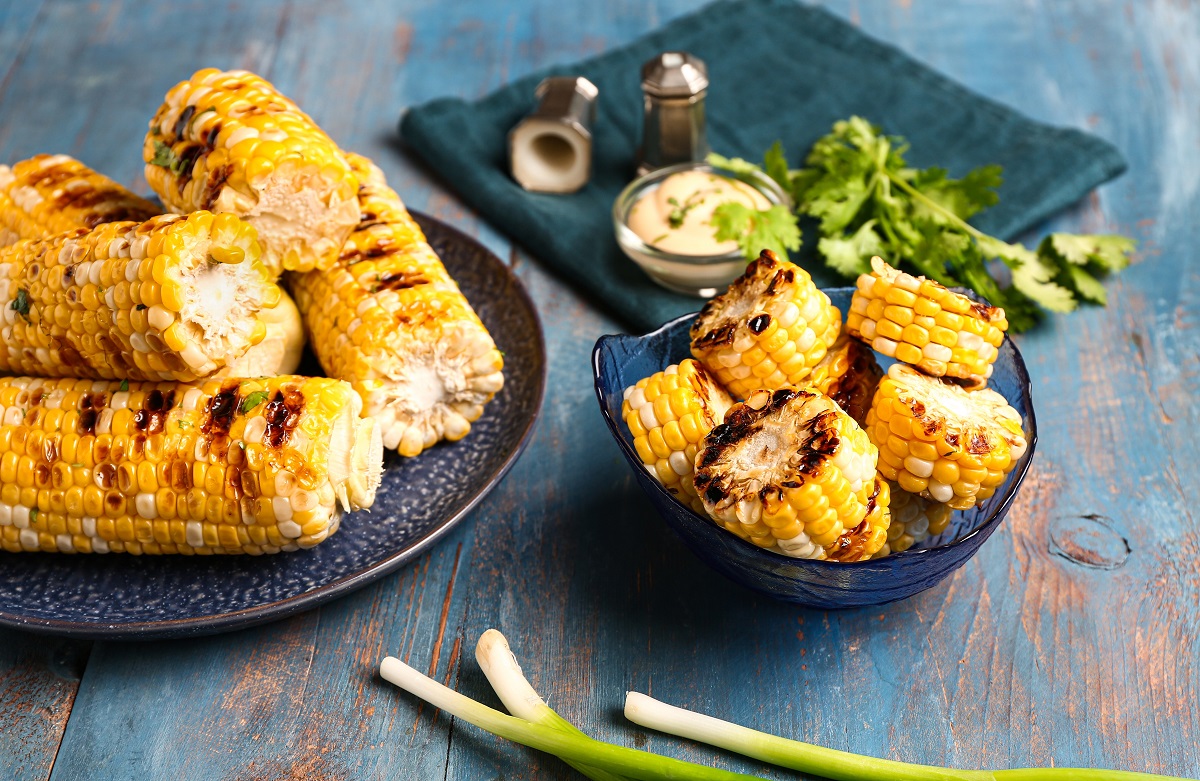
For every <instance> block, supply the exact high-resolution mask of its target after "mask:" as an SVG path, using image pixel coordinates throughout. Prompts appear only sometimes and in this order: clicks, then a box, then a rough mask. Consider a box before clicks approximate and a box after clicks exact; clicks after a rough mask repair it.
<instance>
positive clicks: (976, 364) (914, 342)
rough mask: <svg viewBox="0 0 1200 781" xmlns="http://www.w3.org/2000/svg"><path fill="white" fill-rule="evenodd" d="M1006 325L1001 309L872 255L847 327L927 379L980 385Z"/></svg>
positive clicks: (855, 295)
mask: <svg viewBox="0 0 1200 781" xmlns="http://www.w3.org/2000/svg"><path fill="white" fill-rule="evenodd" d="M1007 329H1008V320H1007V319H1005V316H1004V310H1003V309H1000V308H999V307H994V306H989V305H987V304H981V303H979V302H977V301H972V300H971V299H969V298H967V297H966V296H964V295H962V294H961V293H955V292H954V291H952V290H947V289H946V288H944V287H942V286H941V285H939V284H938V283H937V282H934V281H933V280H931V279H926V278H925V277H914V276H911V275H909V274H905V273H903V272H901V271H898V270H897V269H894V268H892V267H891V266H889V265H888V264H887V263H884V262H883V260H882V259H880V258H878V257H876V258H872V259H871V273H869V274H863V275H861V276H860V277H859V278H858V283H857V285H856V288H855V291H854V296H853V298H852V299H851V301H850V311H849V313H847V315H846V331H847V332H848V333H849V334H850V335H851V336H853V337H855V338H858V339H862V340H863V341H864V342H866V343H867V344H869V345H871V347H873V348H874V349H875V350H877V351H879V352H881V353H883V354H884V355H886V356H888V357H890V358H895V359H896V360H898V361H903V362H904V363H908V364H912V365H913V366H916V367H917V368H918V369H920V370H921V371H922V372H924V373H925V374H928V375H930V376H931V377H953V378H957V379H960V380H965V381H967V382H968V383H970V384H971V385H973V386H978V387H982V386H983V385H985V384H986V383H987V379H988V377H991V376H992V364H993V363H995V361H996V356H997V355H998V354H999V353H998V350H999V348H1000V345H1001V343H1002V342H1003V341H1004V332H1005V330H1007Z"/></svg>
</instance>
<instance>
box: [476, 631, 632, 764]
mask: <svg viewBox="0 0 1200 781" xmlns="http://www.w3.org/2000/svg"><path fill="white" fill-rule="evenodd" d="M475 661H477V662H479V667H480V669H482V670H483V674H484V675H485V676H486V677H487V679H488V683H490V684H491V685H492V688H493V689H495V690H496V695H497V696H498V697H499V698H500V702H502V703H504V707H506V708H508V712H509V713H511V714H512V715H514V716H516V717H517V718H518V719H525V721H528V722H530V723H532V724H540V725H541V726H543V727H550V728H551V729H556V730H558V731H560V732H564V733H566V734H568V735H575V736H577V737H583V738H587V737H588V736H587V735H586V734H585V733H584V732H583V731H581V730H580V729H579V728H577V727H576V726H575V725H574V724H572V723H571V722H569V721H567V720H566V719H564V718H563V717H562V716H559V715H558V714H557V713H556V712H555V711H554V709H553V708H551V707H550V706H549V705H547V704H546V702H545V700H543V699H542V698H541V697H540V696H539V695H538V693H537V692H536V691H534V688H533V686H531V685H530V683H529V681H527V680H526V679H525V674H524V673H523V672H522V671H521V665H520V664H518V663H517V657H516V655H514V654H513V652H512V649H510V648H509V646H508V640H507V639H505V637H504V635H502V634H500V632H498V631H497V630H495V629H489V630H487V631H486V632H484V633H483V635H482V636H481V637H480V638H479V642H478V643H477V644H476V645H475ZM564 761H565V762H566V763H567V764H568V765H570V766H571V767H573V768H575V769H576V770H578V771H579V772H580V773H583V774H584V775H585V776H587V777H588V778H590V779H592V781H624V776H618V775H615V774H613V773H610V772H608V771H607V770H601V769H600V768H595V767H589V766H588V765H582V764H579V763H578V762H574V761H572V760H569V759H566V760H564Z"/></svg>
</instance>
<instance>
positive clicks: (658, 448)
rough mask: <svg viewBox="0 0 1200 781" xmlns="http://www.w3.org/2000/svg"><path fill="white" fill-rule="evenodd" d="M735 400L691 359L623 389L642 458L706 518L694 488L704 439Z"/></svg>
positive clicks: (626, 412)
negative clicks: (694, 476)
mask: <svg viewBox="0 0 1200 781" xmlns="http://www.w3.org/2000/svg"><path fill="white" fill-rule="evenodd" d="M731 406H733V399H731V398H730V397H729V394H728V393H726V392H725V389H724V388H722V387H721V386H720V385H718V384H717V382H716V380H714V379H713V377H712V375H710V374H709V373H708V372H707V371H705V369H704V367H703V366H701V365H700V364H699V363H697V362H696V361H694V360H692V359H691V358H686V359H684V360H682V361H680V362H679V363H678V364H675V365H672V366H668V367H667V368H666V369H663V370H662V371H660V372H658V373H657V374H654V375H652V376H650V377H646V378H645V379H643V380H639V381H638V383H637V384H636V385H632V386H630V387H628V388H626V389H625V400H624V402H622V404H621V417H622V418H624V419H625V425H627V426H629V431H630V433H632V434H633V445H634V448H635V449H636V450H637V453H638V457H639V458H641V460H642V463H643V464H644V465H645V466H646V470H647V471H648V472H650V473H651V474H653V475H654V476H655V477H656V478H658V481H659V482H660V483H662V484H663V485H664V486H665V487H666V489H667V490H668V491H670V492H671V493H672V494H674V495H675V496H676V497H677V498H679V500H680V501H683V502H685V503H686V504H688V505H690V506H691V508H692V509H693V510H695V511H696V512H698V513H700V514H701V515H706V514H707V513H706V511H705V509H704V503H703V502H701V501H700V498H699V497H698V496H697V495H696V487H695V485H694V484H693V475H694V473H695V463H696V453H697V451H698V450H699V448H700V446H701V443H702V441H703V439H704V436H705V435H706V434H707V433H708V432H709V431H711V430H712V429H713V427H714V426H717V425H719V424H720V423H721V421H722V420H724V418H725V413H726V411H728V410H729V408H730V407H731Z"/></svg>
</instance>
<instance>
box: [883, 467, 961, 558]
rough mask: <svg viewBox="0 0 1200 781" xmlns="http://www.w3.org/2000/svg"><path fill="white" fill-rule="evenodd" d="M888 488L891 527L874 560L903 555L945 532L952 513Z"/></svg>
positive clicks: (936, 504)
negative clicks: (898, 554) (913, 547)
mask: <svg viewBox="0 0 1200 781" xmlns="http://www.w3.org/2000/svg"><path fill="white" fill-rule="evenodd" d="M889 488H890V489H891V505H890V507H891V514H892V523H891V526H890V527H889V528H888V535H887V543H886V544H885V545H884V546H883V547H882V548H881V549H880V550H879V551H877V552H876V554H875V557H876V558H878V557H882V556H887V555H888V554H890V553H900V552H901V551H906V550H908V549H909V548H911V547H912V546H914V545H916V544H917V543H918V542H924V541H925V540H927V539H928V538H930V537H936V536H937V535H939V534H941V533H942V532H944V531H946V527H947V526H949V525H950V517H951V515H953V513H954V510H953V508H952V507H950V505H948V504H941V503H939V502H933V501H930V500H929V499H925V498H922V497H921V496H919V495H917V494H910V493H909V492H908V491H905V490H903V489H902V488H900V487H899V486H898V485H891V486H889Z"/></svg>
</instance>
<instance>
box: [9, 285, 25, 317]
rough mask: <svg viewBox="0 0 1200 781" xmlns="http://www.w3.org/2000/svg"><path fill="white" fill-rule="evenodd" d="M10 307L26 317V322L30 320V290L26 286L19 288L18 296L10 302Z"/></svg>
mask: <svg viewBox="0 0 1200 781" xmlns="http://www.w3.org/2000/svg"><path fill="white" fill-rule="evenodd" d="M9 308H10V309H13V310H15V311H16V313H17V314H19V315H20V316H21V317H23V318H25V322H27V323H28V322H29V291H28V290H26V289H25V288H23V287H22V288H18V289H17V297H16V298H15V299H13V302H12V303H11V304H9Z"/></svg>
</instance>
